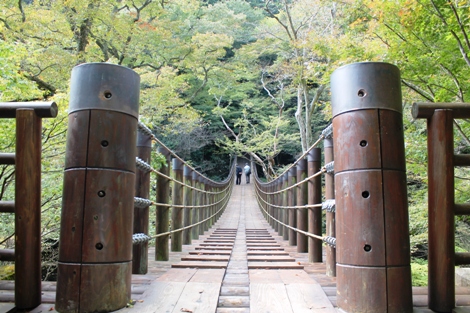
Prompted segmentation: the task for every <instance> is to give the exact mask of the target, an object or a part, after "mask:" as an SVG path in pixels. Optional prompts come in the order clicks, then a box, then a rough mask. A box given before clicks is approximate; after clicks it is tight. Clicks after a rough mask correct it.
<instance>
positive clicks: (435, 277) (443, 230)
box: [428, 110, 455, 312]
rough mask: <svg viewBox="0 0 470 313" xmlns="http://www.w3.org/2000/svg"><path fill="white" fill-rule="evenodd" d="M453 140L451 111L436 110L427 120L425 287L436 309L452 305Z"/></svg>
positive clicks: (453, 293)
mask: <svg viewBox="0 0 470 313" xmlns="http://www.w3.org/2000/svg"><path fill="white" fill-rule="evenodd" d="M453 142H454V140H453V116H452V111H451V110H436V111H435V112H434V114H433V115H432V117H431V118H429V119H428V177H429V185H428V188H429V191H428V206H429V212H428V220H429V221H428V223H429V232H428V244H429V256H428V271H429V276H428V288H429V308H430V309H431V310H434V311H438V312H451V311H452V309H453V308H454V306H455V274H454V273H455V268H454V263H455V261H454V253H455V251H454V244H455V243H454V240H455V225H454V166H453V159H454V151H453Z"/></svg>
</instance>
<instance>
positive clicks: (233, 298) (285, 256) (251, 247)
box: [0, 184, 470, 313]
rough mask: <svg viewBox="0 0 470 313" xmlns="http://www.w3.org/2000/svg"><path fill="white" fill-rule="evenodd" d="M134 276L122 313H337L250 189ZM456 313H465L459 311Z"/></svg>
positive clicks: (332, 287) (46, 300)
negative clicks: (184, 242)
mask: <svg viewBox="0 0 470 313" xmlns="http://www.w3.org/2000/svg"><path fill="white" fill-rule="evenodd" d="M153 258H154V248H151V249H150V251H149V272H148V274H146V275H133V279H132V304H131V305H130V306H129V307H128V308H124V309H121V310H119V311H118V312H120V313H124V312H129V313H134V312H139V313H166V312H173V313H176V312H193V313H197V312H200V313H209V312H217V313H245V312H251V313H261V312H263V313H268V312H269V313H277V312H278V313H289V312H290V313H299V312H302V313H303V312H318V313H323V312H324V313H336V312H339V310H338V309H337V308H336V307H335V305H336V279H335V278H331V277H328V276H326V275H325V270H326V269H325V265H324V264H322V263H313V264H310V263H308V260H307V254H306V253H297V252H296V247H292V246H289V244H288V242H287V241H285V240H283V239H282V237H280V236H278V235H277V233H275V232H274V231H273V229H272V228H271V227H270V225H269V224H268V223H267V222H266V221H265V220H264V218H263V216H262V215H261V213H260V211H259V209H258V205H257V203H256V199H255V196H254V185H253V184H242V185H237V186H235V187H234V191H233V194H232V197H231V199H230V202H229V205H228V208H227V209H226V211H225V212H224V214H223V215H222V217H221V218H220V219H219V221H217V223H216V224H215V225H214V226H213V227H212V228H211V229H210V230H209V231H208V232H206V233H205V234H204V235H203V236H201V237H200V238H199V239H198V240H193V243H192V245H186V246H183V251H182V252H171V253H170V261H168V262H162V261H154V260H153ZM13 288H14V286H13V283H12V282H9V281H3V282H2V281H0V302H1V303H0V312H16V311H15V309H14V305H13V304H12V302H13V300H14V291H13V290H14V289H13ZM456 291H457V292H456V293H457V305H459V306H468V305H470V289H469V288H457V290H456ZM426 293H427V288H413V294H414V295H413V302H414V306H415V310H414V312H415V313H418V312H419V313H424V312H431V311H429V310H427V309H425V307H426V305H427V295H426ZM54 300H55V283H48V282H47V283H46V282H45V283H43V297H42V302H43V304H42V305H40V306H39V307H38V308H36V309H34V310H32V311H30V312H32V313H40V312H56V311H55V309H54ZM455 312H461V313H462V312H470V311H469V310H468V309H467V308H459V309H457V310H456V311H455Z"/></svg>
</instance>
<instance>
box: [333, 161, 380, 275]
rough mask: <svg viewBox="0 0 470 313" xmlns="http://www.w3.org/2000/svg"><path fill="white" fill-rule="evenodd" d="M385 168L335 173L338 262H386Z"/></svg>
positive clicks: (363, 263)
mask: <svg viewBox="0 0 470 313" xmlns="http://www.w3.org/2000/svg"><path fill="white" fill-rule="evenodd" d="M382 192H383V187H382V171H380V170H364V171H349V172H342V173H339V174H336V175H335V193H336V217H337V220H338V221H342V222H341V223H340V222H338V223H337V224H336V238H337V246H339V247H341V249H340V250H339V251H338V254H337V261H338V263H342V264H349V265H359V266H385V237H384V236H385V229H384V212H383V211H384V210H383V195H382Z"/></svg>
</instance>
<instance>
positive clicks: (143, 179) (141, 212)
mask: <svg viewBox="0 0 470 313" xmlns="http://www.w3.org/2000/svg"><path fill="white" fill-rule="evenodd" d="M151 153H152V138H151V137H150V136H149V135H147V134H145V133H143V132H142V131H141V130H140V129H139V130H138V131H137V157H138V158H139V159H141V160H143V161H144V162H145V163H147V164H150V155H151ZM149 195H150V172H149V171H145V170H142V169H139V168H137V169H136V176H135V196H136V197H139V198H144V199H148V198H149ZM148 231H149V207H146V208H140V207H134V231H133V232H134V234H137V233H143V234H148ZM147 271H148V242H142V243H139V244H135V245H133V247H132V274H147Z"/></svg>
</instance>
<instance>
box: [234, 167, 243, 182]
mask: <svg viewBox="0 0 470 313" xmlns="http://www.w3.org/2000/svg"><path fill="white" fill-rule="evenodd" d="M236 174H237V181H236V182H235V183H236V184H237V185H240V184H241V182H242V168H241V167H240V166H239V165H238V164H237V169H236Z"/></svg>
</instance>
